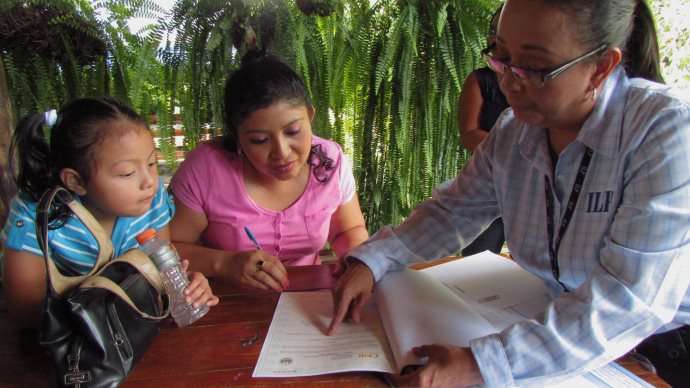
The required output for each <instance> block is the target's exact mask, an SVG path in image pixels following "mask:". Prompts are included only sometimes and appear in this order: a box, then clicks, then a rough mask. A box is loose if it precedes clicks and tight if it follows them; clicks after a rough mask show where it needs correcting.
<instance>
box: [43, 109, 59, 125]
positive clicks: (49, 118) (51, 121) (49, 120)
mask: <svg viewBox="0 0 690 388" xmlns="http://www.w3.org/2000/svg"><path fill="white" fill-rule="evenodd" d="M43 118H44V119H45V121H46V125H48V126H49V127H52V126H53V125H55V123H56V122H57V111H56V110H55V109H51V110H48V111H45V112H43Z"/></svg>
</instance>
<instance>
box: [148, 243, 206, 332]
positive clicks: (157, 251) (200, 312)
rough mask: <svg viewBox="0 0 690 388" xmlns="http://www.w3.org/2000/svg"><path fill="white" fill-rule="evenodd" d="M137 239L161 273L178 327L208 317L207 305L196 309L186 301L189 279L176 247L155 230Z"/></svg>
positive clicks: (171, 311) (171, 312)
mask: <svg viewBox="0 0 690 388" xmlns="http://www.w3.org/2000/svg"><path fill="white" fill-rule="evenodd" d="M136 239H137V242H138V243H139V245H141V250H142V251H143V252H144V253H146V254H147V255H148V256H149V257H150V258H151V261H153V262H154V264H155V265H156V267H157V268H158V271H159V272H160V275H161V279H163V284H164V285H165V290H166V291H167V293H168V297H169V299H170V314H172V317H173V319H174V320H175V323H177V326H179V327H184V326H187V325H189V324H191V323H192V322H194V321H196V320H197V319H199V318H201V317H203V316H204V315H206V313H207V312H208V310H209V308H208V306H207V305H205V304H204V305H202V306H199V307H197V308H194V306H192V305H191V304H189V303H187V301H186V300H185V296H184V289H185V287H187V285H188V284H189V279H188V278H187V274H186V273H184V272H183V271H182V268H181V267H180V256H179V255H178V254H177V250H176V249H175V247H174V246H173V245H172V244H171V243H170V242H169V241H166V240H164V239H162V238H159V237H158V233H156V231H155V230H153V229H148V230H146V231H144V232H142V233H141V234H139V235H138V236H137V237H136Z"/></svg>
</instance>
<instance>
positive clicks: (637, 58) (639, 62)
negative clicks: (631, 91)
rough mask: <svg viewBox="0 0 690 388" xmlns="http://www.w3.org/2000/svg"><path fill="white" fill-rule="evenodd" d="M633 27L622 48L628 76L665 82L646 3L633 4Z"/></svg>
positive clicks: (654, 32) (651, 20)
mask: <svg viewBox="0 0 690 388" xmlns="http://www.w3.org/2000/svg"><path fill="white" fill-rule="evenodd" d="M634 23H635V28H633V30H632V32H631V34H630V38H629V39H628V42H627V44H626V45H625V49H624V50H623V67H624V68H625V73H626V74H627V75H628V77H630V78H635V77H639V78H645V79H648V80H650V81H655V82H659V83H662V84H663V83H665V82H664V77H662V76H661V65H660V63H659V42H658V39H657V34H656V28H655V27H654V17H653V16H652V12H651V11H650V10H649V7H648V6H647V4H646V3H645V2H644V1H642V0H639V1H637V4H636V6H635V21H634Z"/></svg>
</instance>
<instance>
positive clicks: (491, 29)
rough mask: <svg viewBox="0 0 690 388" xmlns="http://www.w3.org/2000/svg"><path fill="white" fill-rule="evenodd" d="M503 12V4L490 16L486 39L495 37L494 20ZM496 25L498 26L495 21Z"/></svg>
mask: <svg viewBox="0 0 690 388" xmlns="http://www.w3.org/2000/svg"><path fill="white" fill-rule="evenodd" d="M502 10H503V3H501V5H499V6H498V8H496V10H495V11H494V13H492V14H491V18H490V19H489V30H488V33H487V37H489V36H493V35H496V27H497V26H494V20H496V18H497V17H498V16H499V15H500V14H501V11H502ZM496 24H498V20H496Z"/></svg>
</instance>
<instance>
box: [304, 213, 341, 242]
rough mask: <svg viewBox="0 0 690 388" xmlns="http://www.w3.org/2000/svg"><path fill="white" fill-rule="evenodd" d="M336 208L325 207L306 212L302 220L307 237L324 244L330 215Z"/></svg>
mask: <svg viewBox="0 0 690 388" xmlns="http://www.w3.org/2000/svg"><path fill="white" fill-rule="evenodd" d="M335 209H336V208H330V207H329V208H326V209H320V210H316V211H312V212H309V213H307V214H306V215H305V216H304V222H305V226H306V230H307V234H308V235H309V238H310V239H312V240H315V241H317V242H319V243H321V244H325V243H326V240H327V239H328V232H329V230H330V226H331V216H332V215H333V213H334V212H335Z"/></svg>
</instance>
